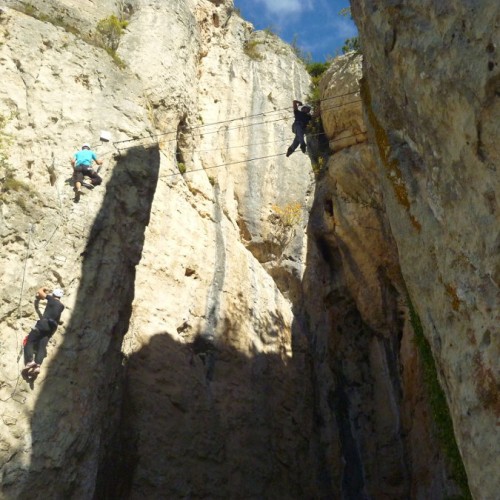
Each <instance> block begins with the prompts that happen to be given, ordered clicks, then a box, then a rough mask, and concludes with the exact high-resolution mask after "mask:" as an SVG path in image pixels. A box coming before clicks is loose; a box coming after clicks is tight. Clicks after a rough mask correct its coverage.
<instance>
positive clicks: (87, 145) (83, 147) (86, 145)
mask: <svg viewBox="0 0 500 500" xmlns="http://www.w3.org/2000/svg"><path fill="white" fill-rule="evenodd" d="M85 148H88V149H90V144H87V143H85V144H84V145H83V146H82V149H85Z"/></svg>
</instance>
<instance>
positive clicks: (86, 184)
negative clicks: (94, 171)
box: [82, 182, 95, 190]
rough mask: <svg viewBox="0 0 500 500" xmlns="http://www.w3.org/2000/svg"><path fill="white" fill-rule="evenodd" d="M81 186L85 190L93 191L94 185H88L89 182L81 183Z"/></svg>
mask: <svg viewBox="0 0 500 500" xmlns="http://www.w3.org/2000/svg"><path fill="white" fill-rule="evenodd" d="M82 186H85V187H86V188H87V189H90V190H92V189H94V187H95V186H94V185H93V184H90V183H89V182H82Z"/></svg>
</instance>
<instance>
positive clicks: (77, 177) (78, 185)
mask: <svg viewBox="0 0 500 500" xmlns="http://www.w3.org/2000/svg"><path fill="white" fill-rule="evenodd" d="M94 161H95V162H96V163H97V165H102V160H98V159H97V155H96V154H95V153H94V151H92V150H91V149H90V146H89V145H88V144H84V145H83V146H82V149H81V150H80V151H77V152H76V153H75V154H74V155H73V158H71V165H73V181H74V182H75V188H74V189H75V195H76V196H77V197H79V195H80V194H81V193H82V191H81V189H82V182H83V178H84V177H89V178H90V182H91V184H90V185H88V186H89V187H90V188H91V189H92V188H93V187H94V186H99V184H101V182H102V178H101V177H100V176H99V175H98V173H97V172H96V171H95V170H94V169H93V168H92V163H93V162H94ZM86 186H87V184H86Z"/></svg>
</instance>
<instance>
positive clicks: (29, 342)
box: [21, 287, 64, 382]
mask: <svg viewBox="0 0 500 500" xmlns="http://www.w3.org/2000/svg"><path fill="white" fill-rule="evenodd" d="M48 291H49V289H48V288H45V287H43V288H40V290H38V292H37V294H36V307H38V301H40V300H47V305H46V306H45V311H44V312H43V314H42V315H41V318H40V319H39V320H38V321H37V322H36V323H35V326H34V327H33V329H32V330H31V332H30V333H29V334H28V335H27V337H26V338H25V339H24V368H23V370H22V371H21V375H22V377H23V378H24V379H25V380H26V381H28V382H31V381H33V380H35V379H36V377H38V374H39V373H40V365H41V364H42V362H43V360H44V358H45V356H47V344H48V343H49V340H50V338H51V337H52V335H54V332H55V331H56V330H57V327H58V326H59V323H60V320H61V314H62V312H63V310H64V305H63V303H62V302H61V298H62V296H63V295H64V292H63V291H62V290H61V289H60V288H56V289H54V290H53V291H52V293H48ZM37 310H38V309H37ZM33 356H35V359H34V360H33Z"/></svg>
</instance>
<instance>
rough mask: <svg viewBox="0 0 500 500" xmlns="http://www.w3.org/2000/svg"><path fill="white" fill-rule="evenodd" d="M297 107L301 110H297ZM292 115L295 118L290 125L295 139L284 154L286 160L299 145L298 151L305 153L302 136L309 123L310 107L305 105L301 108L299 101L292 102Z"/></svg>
mask: <svg viewBox="0 0 500 500" xmlns="http://www.w3.org/2000/svg"><path fill="white" fill-rule="evenodd" d="M299 106H301V108H300V109H299ZM293 115H294V116H295V121H294V122H293V125H292V132H294V133H295V138H294V140H293V142H292V144H291V146H290V147H289V148H288V150H287V152H286V156H287V158H288V157H289V156H290V155H291V154H292V153H293V152H294V151H295V150H296V149H297V146H298V145H299V144H300V150H301V151H302V152H303V153H305V152H306V141H305V140H304V134H305V133H306V128H307V125H308V124H309V122H310V121H311V118H312V117H311V107H310V106H308V105H307V104H306V105H305V106H302V103H301V102H300V101H293Z"/></svg>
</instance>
